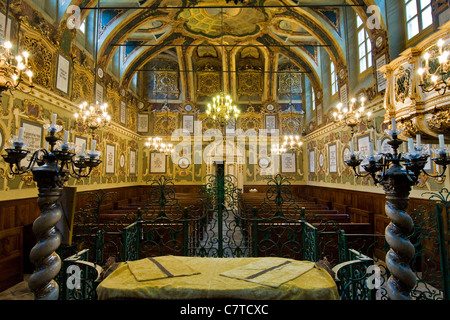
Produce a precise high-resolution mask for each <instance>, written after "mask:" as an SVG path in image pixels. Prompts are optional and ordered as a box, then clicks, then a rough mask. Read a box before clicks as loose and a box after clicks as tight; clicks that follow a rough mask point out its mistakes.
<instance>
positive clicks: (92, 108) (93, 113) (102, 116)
mask: <svg viewBox="0 0 450 320" xmlns="http://www.w3.org/2000/svg"><path fill="white" fill-rule="evenodd" d="M107 107H108V104H107V103H103V104H99V103H98V101H97V102H96V103H95V104H94V105H92V104H91V105H89V104H88V103H87V102H86V101H85V102H83V103H82V104H80V105H79V108H80V111H79V112H78V113H75V115H74V116H75V121H77V122H78V121H81V122H82V123H83V124H84V125H86V126H87V127H88V128H89V129H91V132H92V133H94V131H95V130H97V129H98V128H101V127H104V126H105V125H107V124H108V123H109V122H110V121H111V116H110V115H109V114H108V112H107V111H106V108H107Z"/></svg>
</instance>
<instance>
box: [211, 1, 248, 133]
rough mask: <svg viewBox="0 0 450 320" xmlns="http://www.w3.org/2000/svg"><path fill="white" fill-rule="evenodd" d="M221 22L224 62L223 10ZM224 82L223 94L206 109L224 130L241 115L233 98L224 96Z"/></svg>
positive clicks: (214, 98)
mask: <svg viewBox="0 0 450 320" xmlns="http://www.w3.org/2000/svg"><path fill="white" fill-rule="evenodd" d="M227 2H228V1H227ZM235 2H237V1H235ZM220 21H221V29H222V38H221V46H222V60H223V57H224V55H225V50H224V45H223V8H222V9H221V20H220ZM222 76H223V74H222ZM223 82H224V81H223ZM223 82H222V92H221V93H220V94H218V95H217V96H216V97H213V103H212V104H210V103H208V108H207V109H206V114H207V115H208V116H210V117H211V118H212V119H213V121H214V122H215V123H217V124H218V125H219V126H220V127H221V128H222V130H223V129H224V128H225V126H226V125H227V124H228V121H230V120H231V118H233V117H234V118H235V119H237V118H238V116H239V113H240V110H238V109H237V108H236V106H235V105H233V101H232V100H231V97H230V96H229V95H225V94H224V92H223V91H224V88H223Z"/></svg>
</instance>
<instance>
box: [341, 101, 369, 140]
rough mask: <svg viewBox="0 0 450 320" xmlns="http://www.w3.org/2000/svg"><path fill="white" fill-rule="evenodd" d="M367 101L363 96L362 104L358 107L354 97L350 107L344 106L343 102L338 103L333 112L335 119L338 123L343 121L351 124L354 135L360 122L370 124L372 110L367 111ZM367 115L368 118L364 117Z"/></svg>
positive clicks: (345, 123) (347, 124)
mask: <svg viewBox="0 0 450 320" xmlns="http://www.w3.org/2000/svg"><path fill="white" fill-rule="evenodd" d="M365 101H366V98H365V97H361V99H360V102H361V104H360V106H359V108H358V107H357V102H358V101H357V100H356V98H352V99H351V100H350V106H349V108H347V107H343V104H342V102H340V103H338V105H337V106H336V109H337V111H335V112H333V117H334V121H335V122H337V123H342V124H344V125H346V126H349V127H350V129H351V132H352V135H353V134H354V133H355V128H356V126H357V125H359V124H368V123H369V122H370V121H371V119H370V118H371V116H372V112H367V114H366V113H365V106H364V103H365ZM365 116H367V120H365V119H364V117H365Z"/></svg>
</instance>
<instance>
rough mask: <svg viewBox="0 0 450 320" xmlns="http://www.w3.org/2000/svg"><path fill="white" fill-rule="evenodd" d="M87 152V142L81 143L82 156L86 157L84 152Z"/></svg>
mask: <svg viewBox="0 0 450 320" xmlns="http://www.w3.org/2000/svg"><path fill="white" fill-rule="evenodd" d="M85 152H86V142H83V144H82V145H81V153H80V156H83V157H84V153H85Z"/></svg>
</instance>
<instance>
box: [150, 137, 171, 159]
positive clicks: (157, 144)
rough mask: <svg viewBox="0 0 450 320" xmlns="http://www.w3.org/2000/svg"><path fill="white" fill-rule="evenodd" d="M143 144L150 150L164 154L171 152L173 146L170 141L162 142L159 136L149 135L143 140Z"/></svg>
mask: <svg viewBox="0 0 450 320" xmlns="http://www.w3.org/2000/svg"><path fill="white" fill-rule="evenodd" d="M145 146H146V147H147V148H150V151H156V152H160V153H164V154H166V155H170V154H172V152H173V150H174V148H173V144H171V143H164V142H163V140H162V138H160V137H149V138H147V141H146V142H145Z"/></svg>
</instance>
